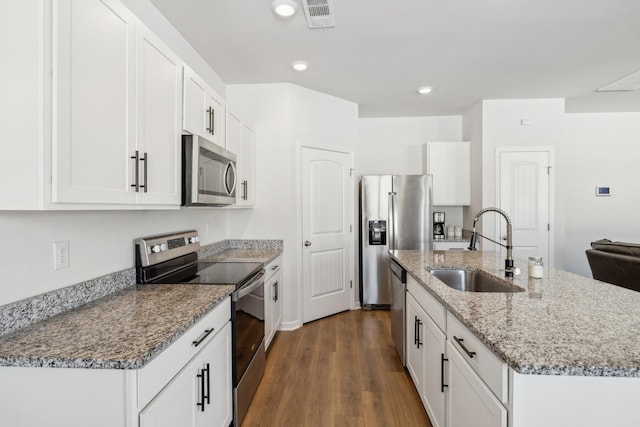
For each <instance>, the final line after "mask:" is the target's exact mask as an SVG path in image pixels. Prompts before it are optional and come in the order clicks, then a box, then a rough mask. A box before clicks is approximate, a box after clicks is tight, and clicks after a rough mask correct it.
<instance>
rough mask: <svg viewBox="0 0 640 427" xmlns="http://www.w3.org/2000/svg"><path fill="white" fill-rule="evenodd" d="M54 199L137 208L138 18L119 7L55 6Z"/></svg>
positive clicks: (66, 2) (67, 0) (66, 1)
mask: <svg viewBox="0 0 640 427" xmlns="http://www.w3.org/2000/svg"><path fill="white" fill-rule="evenodd" d="M56 5H57V8H54V17H53V49H54V52H53V58H54V60H53V64H54V67H53V82H54V83H53V87H54V90H53V150H52V154H53V177H54V178H53V194H52V195H53V200H52V201H53V202H75V203H123V204H127V203H133V202H134V201H135V192H134V191H131V187H130V185H131V184H132V183H133V182H134V181H135V177H134V176H133V171H134V169H135V168H134V167H132V161H131V159H130V156H132V155H133V154H134V152H135V145H136V144H135V137H136V134H135V132H136V129H135V123H136V108H135V105H136V99H135V95H136V92H135V75H136V68H135V67H136V61H135V54H136V43H135V37H136V32H135V23H136V19H135V16H134V15H133V14H132V13H131V12H130V11H129V10H128V9H126V8H125V7H124V6H122V5H121V4H120V3H119V2H110V1H106V0H87V1H71V0H59V1H58V2H56Z"/></svg>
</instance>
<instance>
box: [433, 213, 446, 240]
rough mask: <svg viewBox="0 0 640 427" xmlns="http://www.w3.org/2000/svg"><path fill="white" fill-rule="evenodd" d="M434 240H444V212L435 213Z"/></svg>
mask: <svg viewBox="0 0 640 427" xmlns="http://www.w3.org/2000/svg"><path fill="white" fill-rule="evenodd" d="M433 240H444V212H434V213H433Z"/></svg>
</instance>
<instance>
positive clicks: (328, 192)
mask: <svg viewBox="0 0 640 427" xmlns="http://www.w3.org/2000/svg"><path fill="white" fill-rule="evenodd" d="M352 164H353V157H352V155H351V154H347V153H340V152H335V151H327V150H319V149H314V148H308V147H303V149H302V186H303V187H302V236H303V242H302V243H303V246H302V247H303V257H302V259H303V261H302V282H303V283H302V287H303V321H304V322H310V321H312V320H316V319H319V318H321V317H325V316H329V315H331V314H335V313H338V312H341V311H344V310H348V309H349V308H350V301H351V300H352V297H351V294H352V283H353V277H352V275H353V267H352V266H353V233H352V223H351V220H352V218H353V185H352V178H351V177H350V169H351V165H352Z"/></svg>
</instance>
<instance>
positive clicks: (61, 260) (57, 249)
mask: <svg viewBox="0 0 640 427" xmlns="http://www.w3.org/2000/svg"><path fill="white" fill-rule="evenodd" d="M63 268H69V241H65V242H54V243H53V269H54V270H60V269H63Z"/></svg>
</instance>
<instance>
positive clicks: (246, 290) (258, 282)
mask: <svg viewBox="0 0 640 427" xmlns="http://www.w3.org/2000/svg"><path fill="white" fill-rule="evenodd" d="M262 276H264V268H263V269H262V270H261V271H260V272H259V273H257V274H256V275H255V276H254V279H253V281H252V282H250V283H247V284H246V285H244V286H243V287H241V288H240V289H238V291H237V292H236V293H235V295H236V298H235V300H236V301H237V300H239V299H240V298H242V297H245V296H247V295H249V294H250V293H251V292H253V291H255V290H256V289H258V288H259V287H260V286H263V285H264V280H262Z"/></svg>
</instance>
